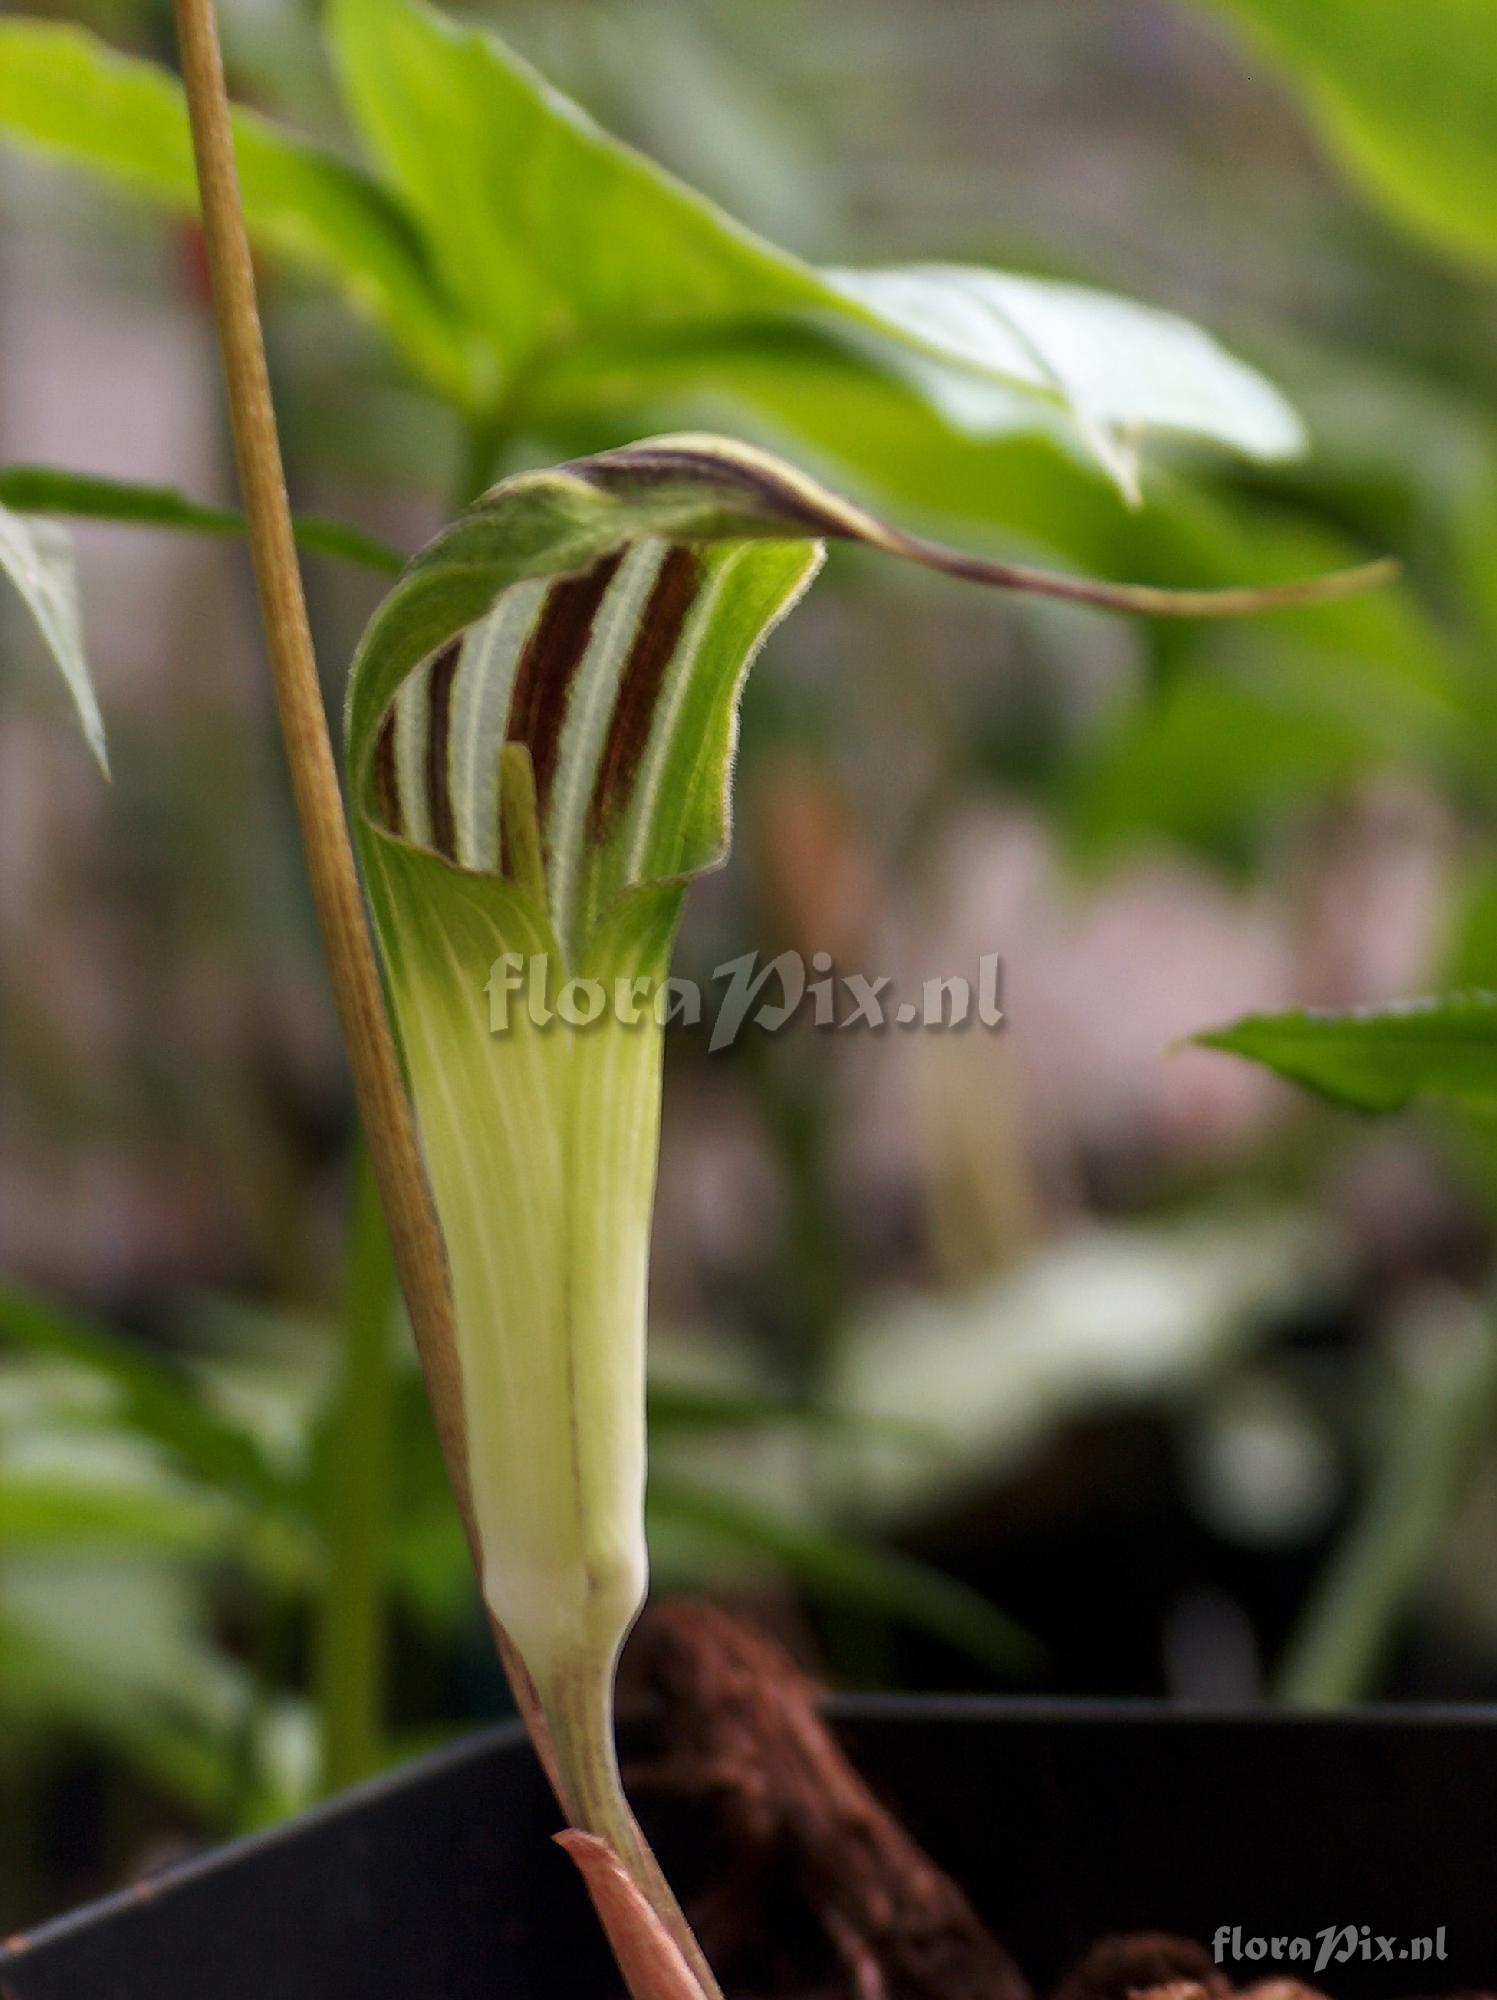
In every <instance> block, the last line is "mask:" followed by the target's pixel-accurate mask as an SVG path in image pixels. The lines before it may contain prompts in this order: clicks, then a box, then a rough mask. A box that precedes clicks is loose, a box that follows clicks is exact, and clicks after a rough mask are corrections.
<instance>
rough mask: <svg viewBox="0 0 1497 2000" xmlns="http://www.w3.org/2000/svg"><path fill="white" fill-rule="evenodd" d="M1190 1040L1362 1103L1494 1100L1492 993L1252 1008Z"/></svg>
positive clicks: (1486, 1104)
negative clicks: (1332, 1008) (1388, 1003)
mask: <svg viewBox="0 0 1497 2000" xmlns="http://www.w3.org/2000/svg"><path fill="white" fill-rule="evenodd" d="M1195 1040H1196V1041H1198V1042H1200V1043H1201V1044H1202V1045H1203V1046H1204V1047H1206V1048H1210V1049H1225V1050H1227V1052H1228V1053H1229V1054H1231V1055H1239V1056H1246V1057H1247V1058H1248V1060H1249V1061H1251V1062H1257V1063H1262V1064H1263V1065H1264V1066H1265V1067H1266V1068H1268V1069H1272V1070H1276V1071H1277V1072H1278V1074H1279V1075H1280V1076H1284V1077H1288V1078H1289V1080H1290V1081H1291V1082H1293V1083H1302V1084H1305V1085H1307V1086H1308V1087H1309V1088H1310V1089H1311V1090H1316V1091H1319V1092H1320V1093H1321V1095H1322V1096H1325V1097H1330V1098H1333V1099H1335V1100H1336V1101H1337V1102H1338V1103H1341V1104H1350V1105H1354V1106H1355V1107H1356V1108H1357V1109H1358V1110H1361V1111H1397V1110H1400V1109H1401V1108H1402V1107H1403V1106H1404V1105H1406V1104H1409V1103H1411V1102H1412V1101H1413V1100H1414V1099H1415V1098H1417V1097H1433V1098H1446V1099H1451V1100H1453V1101H1455V1102H1456V1103H1459V1104H1462V1105H1466V1106H1468V1107H1470V1108H1473V1109H1479V1110H1483V1111H1486V1110H1491V1109H1492V1108H1493V1107H1494V1106H1497V994H1491V993H1458V994H1452V995H1449V996H1448V997H1445V998H1442V999H1432V1000H1410V1001H1407V1002H1404V1003H1403V1004H1401V1005H1398V1006H1393V1007H1369V1008H1365V1009H1361V1010H1359V1011H1357V1012H1355V1013H1346V1014H1332V1013H1313V1012H1304V1013H1293V1014H1254V1015H1249V1016H1248V1017H1247V1018H1246V1019H1245V1020H1242V1021H1239V1022H1237V1023H1236V1025H1235V1026H1233V1027H1230V1028H1219V1029H1216V1030H1215V1031H1213V1032H1212V1033H1210V1034H1205V1035H1197V1036H1196V1037H1195Z"/></svg>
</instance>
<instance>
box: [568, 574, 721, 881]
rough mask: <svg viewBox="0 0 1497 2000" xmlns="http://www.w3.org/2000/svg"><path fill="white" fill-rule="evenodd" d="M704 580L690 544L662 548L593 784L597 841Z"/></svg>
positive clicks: (630, 777) (622, 796)
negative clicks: (664, 552)
mask: <svg viewBox="0 0 1497 2000" xmlns="http://www.w3.org/2000/svg"><path fill="white" fill-rule="evenodd" d="M701 583H702V559H701V557H700V555H699V554H698V553H697V551H696V550H695V549H694V548H692V547H690V546H689V545H688V544H685V543H682V542H677V543H675V544H673V545H672V547H671V548H670V549H668V550H667V552H666V557H665V561H664V562H663V563H662V564H661V565H660V573H659V575H658V576H657V577H656V578H655V583H654V587H653V588H652V590H651V591H650V601H649V603H648V604H646V606H645V608H644V614H643V616H642V618H641V620H640V626H639V631H638V633H637V634H636V635H635V639H634V644H633V646H632V647H631V648H630V651H629V657H628V659H627V660H626V661H625V662H624V671H623V674H622V676H621V678H620V682H619V697H618V700H617V701H616V702H615V703H614V708H613V715H612V718H611V720H610V721H609V724H608V740H607V742H606V743H605V744H604V746H603V755H602V758H601V759H600V760H599V764H598V776H597V780H596V782H595V783H594V785H593V797H592V806H591V809H590V813H589V831H590V833H591V836H592V838H593V840H594V841H596V842H599V843H601V842H602V840H603V839H604V837H605V835H606V834H607V831H608V828H609V826H610V824H611V823H612V821H613V818H614V815H615V814H616V813H617V812H618V810H619V808H620V807H621V806H622V805H623V804H624V802H625V800H626V799H627V798H628V795H629V787H630V785H631V784H632V783H633V782H634V774H635V772H636V771H637V770H638V769H639V760H640V759H641V757H643V755H644V753H645V745H646V744H647V743H648V742H649V740H650V729H651V727H652V725H653V723H654V720H655V703H656V700H657V699H658V697H659V694H660V683H661V681H662V680H663V679H664V677H665V670H666V668H667V666H668V665H669V664H670V660H671V655H672V654H673V653H674V652H675V650H676V647H677V646H678V645H679V644H680V642H681V632H682V629H683V627H684V626H685V624H686V620H687V617H688V615H689V613H690V611H691V607H692V605H693V603H694V602H695V601H696V595H697V592H698V590H699V589H700V588H701Z"/></svg>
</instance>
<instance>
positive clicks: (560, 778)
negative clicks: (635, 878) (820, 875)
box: [546, 537, 670, 942]
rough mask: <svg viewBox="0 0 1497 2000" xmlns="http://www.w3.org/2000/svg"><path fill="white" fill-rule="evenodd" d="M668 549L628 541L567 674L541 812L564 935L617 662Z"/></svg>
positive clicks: (636, 628)
mask: <svg viewBox="0 0 1497 2000" xmlns="http://www.w3.org/2000/svg"><path fill="white" fill-rule="evenodd" d="M669 549H670V544H669V543H668V542H665V541H661V540H659V539H658V538H653V537H652V538H651V539H649V540H647V541H642V542H639V543H638V544H636V546H635V547H633V548H632V549H630V551H629V553H628V554H627V555H626V556H625V557H624V560H623V561H622V563H620V565H619V568H618V571H617V573H616V575H615V576H614V578H613V581H612V582H611V583H610V584H609V586H608V589H607V592H606V593H605V595H604V598H603V602H602V603H601V604H600V605H599V607H598V611H597V616H596V617H595V618H594V620H593V629H592V636H591V637H590V639H589V640H588V645H587V650H586V652H585V653H584V654H583V656H582V658H581V660H579V661H578V663H577V664H576V666H575V667H573V668H572V670H571V673H570V676H569V679H570V683H571V685H570V693H569V695H568V699H567V711H566V720H565V722H564V723H563V725H562V732H561V741H560V745H559V746H558V751H557V760H556V775H555V778H554V780H553V783H552V787H551V800H550V804H549V807H548V810H547V813H546V875H547V888H548V891H549V896H550V902H551V916H552V921H553V922H554V923H555V925H556V928H557V931H558V933H559V935H561V936H562V937H564V938H567V937H569V933H570V931H571V928H572V918H573V915H574V912H573V909H572V903H573V898H574V893H575V889H576V882H577V872H578V869H579V867H580V865H581V860H582V846H583V843H584V841H585V840H586V837H587V815H588V810H589V807H590V806H591V803H592V796H593V787H594V785H595V784H596V782H597V776H598V764H599V761H600V759H601V758H602V755H603V746H604V744H605V742H606V741H607V738H608V725H609V722H610V721H611V720H612V718H613V713H614V710H615V708H616V707H617V705H618V696H619V688H620V685H621V683H622V680H623V675H624V668H625V666H626V665H627V663H628V660H629V656H630V654H631V653H632V652H633V650H634V644H635V641H636V640H637V639H638V637H639V632H640V621H641V619H642V618H643V615H644V612H645V610H646V608H647V606H648V604H649V602H650V593H651V591H652V590H653V589H654V587H655V579H656V578H657V577H658V576H659V574H660V569H661V565H662V564H663V563H664V561H665V558H666V555H667V554H668V552H669ZM570 941H573V942H575V940H570Z"/></svg>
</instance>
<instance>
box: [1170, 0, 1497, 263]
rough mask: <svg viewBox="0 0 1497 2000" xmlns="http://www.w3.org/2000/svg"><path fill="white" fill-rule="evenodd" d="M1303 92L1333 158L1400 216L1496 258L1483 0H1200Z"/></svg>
mask: <svg viewBox="0 0 1497 2000" xmlns="http://www.w3.org/2000/svg"><path fill="white" fill-rule="evenodd" d="M1206 5H1207V6H1208V8H1209V9H1210V11H1211V12H1213V13H1215V14H1217V15H1218V16H1220V17H1221V18H1223V19H1225V20H1227V21H1229V22H1231V23H1232V24H1233V26H1235V27H1237V28H1239V29H1241V31H1242V32H1243V34H1244V35H1245V37H1246V38H1247V40H1248V41H1249V43H1250V44H1251V45H1252V46H1253V48H1254V49H1261V50H1262V51H1263V52H1264V53H1265V54H1266V55H1268V56H1269V58H1270V59H1271V60H1272V61H1273V62H1274V63H1276V64H1277V66H1278V67H1279V68H1280V69H1282V70H1283V71H1284V72H1285V74H1286V75H1287V76H1289V77H1290V78H1291V79H1292V80H1293V81H1294V82H1295V83H1296V84H1297V85H1298V86H1299V87H1300V89H1301V91H1302V92H1303V94H1304V96H1305V99H1306V102H1307V103H1308V105H1309V107H1310V110H1311V111H1312V113H1313V114H1314V116H1315V118H1316V120H1317V122H1318V123H1319V125H1320V127H1321V129H1322V130H1323V131H1324V133H1325V135H1326V138H1327V139H1328V141H1329V142H1330V144H1331V146H1332V147H1333V149H1334V150H1335V152H1336V153H1337V155H1338V156H1339V158H1340V159H1341V161H1342V162H1343V164H1344V165H1345V166H1346V167H1347V168H1348V169H1349V170H1350V171H1351V172H1352V173H1353V174H1354V175H1355V176H1356V177H1357V178H1358V179H1359V180H1360V181H1362V183H1363V184H1364V185H1365V186H1366V187H1367V188H1368V189H1369V191H1370V192H1371V193H1372V194H1373V195H1374V196H1375V197H1376V198H1377V200H1379V201H1380V202H1381V203H1382V205H1383V206H1384V207H1385V208H1386V209H1387V210H1388V211H1389V213H1390V214H1392V215H1393V216H1394V217H1396V218H1397V219H1398V220H1399V221H1400V222H1402V223H1403V224H1405V225H1406V226H1407V227H1410V228H1412V229H1414V230H1416V231H1417V232H1418V233H1419V234H1420V235H1422V236H1426V237H1428V238H1430V239H1431V240H1433V241H1434V242H1435V243H1437V244H1439V245H1440V246H1441V247H1442V248H1444V249H1446V250H1450V251H1454V252H1455V253H1456V254H1457V255H1459V256H1461V257H1465V258H1468V259H1473V260H1475V261H1476V262H1478V263H1481V264H1485V265H1490V264H1491V263H1492V262H1493V261H1494V259H1497V11H1494V9H1493V8H1492V6H1491V4H1490V0H1428V4H1427V5H1424V6H1419V7H1411V6H1409V5H1407V4H1406V0H1206Z"/></svg>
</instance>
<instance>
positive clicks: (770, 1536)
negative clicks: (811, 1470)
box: [650, 1474, 1039, 1674]
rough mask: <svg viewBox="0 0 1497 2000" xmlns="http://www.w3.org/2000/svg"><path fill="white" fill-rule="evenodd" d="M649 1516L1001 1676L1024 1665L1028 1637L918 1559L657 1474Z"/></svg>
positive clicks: (1032, 1646) (1031, 1650) (1029, 1650)
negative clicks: (759, 1561)
mask: <svg viewBox="0 0 1497 2000" xmlns="http://www.w3.org/2000/svg"><path fill="white" fill-rule="evenodd" d="M650 1512H651V1516H652V1517H653V1518H655V1519H656V1520H658V1521H659V1523H660V1525H662V1526H665V1525H669V1526H671V1527H673V1528H685V1529H688V1530H690V1531H691V1532H692V1533H693V1534H694V1535H701V1536H706V1537H709V1538H710V1539H711V1540H712V1541H714V1542H716V1543H719V1544H722V1545H724V1546H727V1547H731V1548H736V1549H743V1550H747V1551H749V1552H750V1553H752V1554H755V1555H760V1556H768V1557H769V1558H771V1560H772V1561H773V1562H774V1563H775V1565H776V1566H777V1567H778V1568H779V1569H781V1570H783V1571H784V1572H785V1574H786V1575H787V1576H790V1577H793V1578H794V1579H795V1581H796V1582H797V1583H799V1584H801V1585H803V1586H804V1587H805V1588H806V1589H807V1590H809V1591H811V1592H812V1593H813V1594H814V1595H815V1596H817V1597H820V1598H824V1599H827V1600H830V1601H831V1602H834V1603H838V1604H847V1605H852V1606H854V1607H856V1608H857V1609H858V1610H860V1611H873V1612H876V1613H878V1615H879V1616H880V1617H884V1618H892V1619H895V1620H897V1621H899V1622H900V1623H901V1624H906V1625H917V1626H919V1627H921V1628H922V1629H923V1630H924V1631H927V1632H931V1633H934V1634H935V1636H936V1637H937V1638H940V1639H944V1640H945V1641H946V1643H947V1644H948V1645H951V1646H955V1647H957V1648H958V1650H960V1651H961V1652H964V1653H969V1654H970V1655H971V1656H972V1658H973V1659H975V1660H981V1661H982V1663H983V1664H984V1665H985V1666H988V1667H992V1668H993V1669H994V1670H995V1671H996V1672H998V1673H1002V1674H1014V1673H1019V1672H1022V1671H1024V1670H1025V1669H1026V1668H1028V1667H1032V1666H1033V1664H1034V1663H1035V1660H1036V1658H1037V1656H1038V1652H1039V1648H1038V1646H1037V1645H1036V1643H1035V1640H1034V1638H1033V1636H1032V1635H1031V1634H1030V1633H1029V1632H1026V1631H1025V1630H1024V1628H1023V1626H1021V1625H1018V1624H1016V1623H1015V1622H1014V1620H1013V1619H1011V1618H1009V1617H1008V1616H1007V1615H1006V1614H1005V1613H1004V1612H1002V1611H1000V1610H998V1608H997V1607H996V1606H995V1605H993V1604H990V1603H989V1602H988V1600H987V1599H986V1598H985V1597H983V1596H981V1595H980V1594H979V1593H978V1592H977V1591H975V1590H972V1589H969V1588H968V1586H967V1585H966V1584H962V1583H958V1582H956V1581H955V1579H954V1578H952V1577H949V1576H943V1575H942V1574H941V1572H940V1571H939V1570H934V1569H932V1568H930V1566H929V1565H928V1564H926V1563H921V1562H916V1561H914V1560H912V1559H911V1558H910V1557H908V1556H901V1555H897V1554H894V1553H893V1552H892V1551H890V1550H888V1549H880V1548H876V1547H875V1546H874V1545H873V1544H871V1543H868V1542H862V1541H858V1540H856V1539H855V1538H854V1537H853V1536H850V1535H843V1534H839V1533H837V1532H836V1531H835V1530H833V1529H830V1528H825V1527H821V1526H819V1525H817V1524H815V1523H812V1522H808V1521H802V1520H798V1519H796V1518H795V1517H793V1516H791V1515H788V1514H784V1513H778V1512H775V1511H774V1510H773V1509H770V1508H765V1507H760V1506H758V1505H756V1504H755V1503H753V1502H751V1501H748V1500H744V1499H742V1498H740V1497H739V1496H737V1495H732V1494H727V1493H722V1492H716V1491H713V1490H711V1489H709V1488H706V1487H702V1486H698V1485H696V1484H694V1483H690V1482H686V1481H683V1480H680V1479H677V1478H669V1479H667V1478H662V1477H660V1476H659V1475H658V1474H657V1475H656V1476H655V1477H653V1478H652V1479H651V1481H650Z"/></svg>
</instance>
